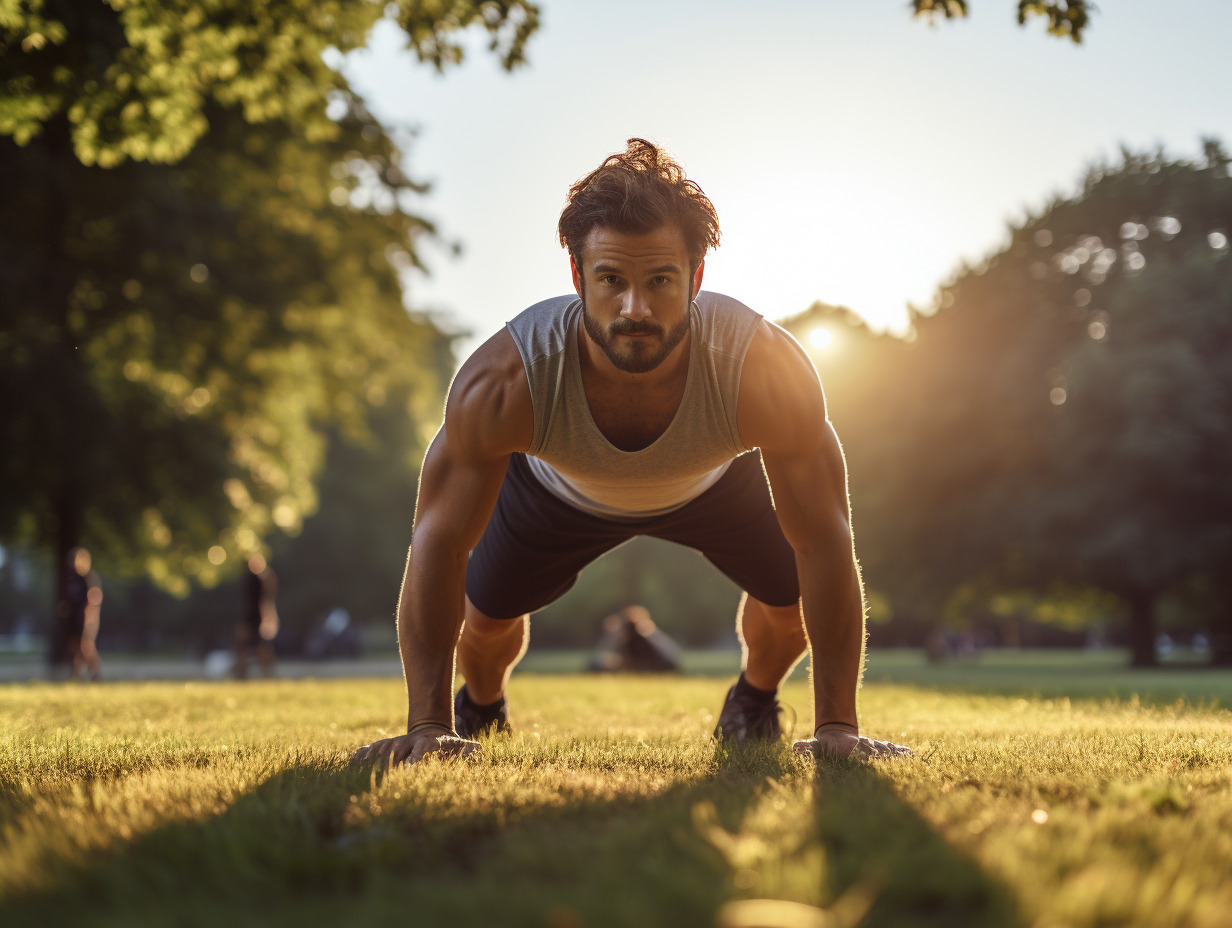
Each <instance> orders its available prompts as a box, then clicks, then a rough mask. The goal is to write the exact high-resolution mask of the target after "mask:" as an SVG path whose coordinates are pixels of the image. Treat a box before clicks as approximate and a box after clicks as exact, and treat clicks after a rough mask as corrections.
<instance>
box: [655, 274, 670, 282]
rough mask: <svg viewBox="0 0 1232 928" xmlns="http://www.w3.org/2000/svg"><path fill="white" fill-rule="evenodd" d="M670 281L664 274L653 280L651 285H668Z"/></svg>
mask: <svg viewBox="0 0 1232 928" xmlns="http://www.w3.org/2000/svg"><path fill="white" fill-rule="evenodd" d="M670 280H671V278H670V277H664V276H663V275H662V274H660V275H659V276H658V277H653V278H651V283H655V284H665V283H668V282H669V281H670Z"/></svg>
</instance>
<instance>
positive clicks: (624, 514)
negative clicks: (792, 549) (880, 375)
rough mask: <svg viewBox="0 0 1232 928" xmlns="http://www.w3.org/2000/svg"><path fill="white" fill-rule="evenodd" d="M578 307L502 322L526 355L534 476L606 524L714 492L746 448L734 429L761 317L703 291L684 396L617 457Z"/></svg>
mask: <svg viewBox="0 0 1232 928" xmlns="http://www.w3.org/2000/svg"><path fill="white" fill-rule="evenodd" d="M581 316H582V301H581V300H579V299H578V298H577V297H575V296H562V297H555V298H553V299H550V300H544V301H543V302H542V303H536V304H535V305H534V306H532V307H530V308H529V309H527V310H526V311H524V312H522V313H520V314H519V315H517V316H516V317H515V318H513V319H512V320H510V321H509V322H508V323H506V327H507V328H508V329H509V333H510V334H511V335H512V336H513V340H514V342H515V343H516V344H517V346H518V351H519V352H521V355H522V363H523V364H524V365H525V367H526V379H527V381H528V382H529V383H530V396H531V403H532V405H533V406H534V413H535V433H534V437H533V438H532V439H531V443H530V448H529V449H527V454H528V456H529V457H528V463H529V464H530V469H531V471H532V472H533V473H534V475H535V477H536V478H537V479H538V480H539V481H540V482H541V483H542V484H543V485H544V487H546V488H547V489H548V491H549V492H551V493H552V494H553V495H555V496H557V497H559V498H560V499H562V500H564V501H565V502H566V503H568V504H569V505H571V506H573V507H575V508H577V509H581V510H583V511H584V512H589V513H591V514H593V515H597V516H600V517H602V518H607V519H621V518H646V517H648V516H656V515H662V514H663V513H667V512H671V511H672V510H673V509H678V508H680V507H681V506H683V505H684V504H685V503H687V502H689V500H691V499H693V498H695V497H697V496H699V495H700V494H702V493H703V492H705V491H706V490H707V489H709V488H710V487H711V486H712V485H713V484H714V483H715V481H717V480H718V479H719V478H720V477H721V476H723V473H724V472H725V471H726V470H727V467H728V465H729V464H730V463H731V460H732V458H734V457H736V456H737V455H739V454H742V453H744V452H745V451H748V450H749V449H748V448H746V447H745V446H744V444H743V443H742V442H741V441H740V432H739V430H738V429H737V427H736V401H737V399H738V398H739V395H740V371H741V368H742V367H743V365H744V355H745V352H746V351H748V347H749V342H751V341H752V339H753V333H754V332H755V331H756V330H757V326H758V325H759V324H760V322H761V318H762V317H761V316H760V315H758V314H757V313H755V312H754V311H753V310H751V309H749V308H748V307H747V306H745V305H744V304H743V303H741V302H739V301H738V300H733V299H732V298H731V297H726V296H723V295H721V294H718V293H708V292H706V291H702V292H700V293H699V294H698V295H697V299H696V300H695V301H694V302H693V304H692V305H691V306H690V307H689V319H690V326H691V345H690V350H689V370H688V373H687V375H686V379H685V388H684V396H683V397H682V398H681V400H680V407H679V409H678V410H677V411H676V416H675V418H674V419H672V422H671V424H670V425H668V427H667V430H666V431H664V432H663V434H662V435H660V436H659V437H658V438H657V439H656V440H655V441H654V442H652V443H651V444H650V445H648V446H647V447H645V448H643V449H641V450H640V451H621V450H620V449H619V448H617V447H616V446H615V445H613V444H612V443H611V442H609V441H608V440H607V438H605V437H604V435H603V433H602V432H600V431H599V427H598V426H597V425H595V420H594V419H593V418H592V417H591V414H590V406H589V405H588V404H587V402H586V390H585V387H584V386H583V385H582V367H581V364H580V362H579V359H578V350H579V349H578V324H579V321H580V320H581Z"/></svg>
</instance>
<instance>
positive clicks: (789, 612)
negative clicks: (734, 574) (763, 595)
mask: <svg viewBox="0 0 1232 928" xmlns="http://www.w3.org/2000/svg"><path fill="white" fill-rule="evenodd" d="M736 634H737V635H739V636H740V645H741V648H742V650H743V652H744V653H743V655H742V657H741V661H740V666H741V669H742V670H743V671H744V679H745V680H746V681H747V682H748V683H749V685H750V686H754V687H756V688H757V689H759V690H767V691H770V692H773V691H774V690H777V689H778V688H779V684H781V683H782V682H783V680H784V679H785V678H786V677H787V675H788V674H789V673H790V672H791V669H792V668H793V667H795V666H796V663H797V662H798V661H799V660H800V658H801V657H803V656H804V652H805V650H806V649H807V648H808V639H807V638H806V637H805V635H804V617H803V615H802V614H801V612H800V603H799V602H798V601H797V602H796V603H793V604H792V605H790V606H769V605H766V603H763V602H762V601H761V600H759V599H754V598H753V597H752V596H750V595H749V594H748V593H745V594H744V596H743V597H741V599H740V608H739V609H738V611H737V613H736Z"/></svg>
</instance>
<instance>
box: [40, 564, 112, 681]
mask: <svg viewBox="0 0 1232 928" xmlns="http://www.w3.org/2000/svg"><path fill="white" fill-rule="evenodd" d="M90 564H91V558H90V552H89V551H87V550H86V549H85V548H72V549H71V550H70V551H69V552H68V565H67V566H68V569H67V570H66V571H65V572H64V583H63V586H62V587H61V589H60V601H59V602H58V603H57V605H56V622H57V626H58V629H57V632H58V634H57V635H56V637H57V641H58V643H59V645H60V647H59V648H58V649H57V650H58V651H59V653H58V654H56V653H53V655H52V658H53V659H52V670H53V671H54V670H55V669H56V668H57V667H58V666H61V665H67V666H68V667H69V668H70V673H71V674H72V677H73V679H81V678H85V679H88V680H98V679H100V678H101V677H102V669H103V662H102V660H101V659H100V658H99V656H98V648H97V647H96V646H95V642H96V640H97V639H98V622H99V616H100V613H101V611H102V605H103V585H102V583H100V582H99V579H98V574H97V573H95V572H94V571H93V570H91V569H90Z"/></svg>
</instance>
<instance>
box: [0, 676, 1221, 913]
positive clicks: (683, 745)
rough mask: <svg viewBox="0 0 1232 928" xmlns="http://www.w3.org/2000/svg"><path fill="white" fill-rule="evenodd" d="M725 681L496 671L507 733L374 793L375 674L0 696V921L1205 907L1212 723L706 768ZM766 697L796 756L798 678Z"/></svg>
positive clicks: (899, 693) (386, 689) (1112, 716)
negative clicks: (506, 675) (777, 706)
mask: <svg viewBox="0 0 1232 928" xmlns="http://www.w3.org/2000/svg"><path fill="white" fill-rule="evenodd" d="M726 686H727V681H726V680H718V679H698V678H621V677H605V678H593V677H581V676H579V677H535V676H531V675H524V676H519V677H515V680H514V683H513V686H512V688H511V694H510V699H511V706H512V719H513V722H514V725H515V732H514V734H513V735H512V736H508V737H505V736H498V737H494V738H490V739H487V740H485V743H484V749H483V752H482V753H481V755H480V756H478V757H477V758H475V759H474V760H472V761H467V762H457V761H449V762H441V761H430V762H426V763H424V764H421V765H418V766H415V767H408V768H397V769H393V770H383V769H377V768H367V767H351V766H349V765H348V764H347V763H346V761H347V758H348V757H349V754H350V752H351V751H352V750H353V749H354V748H355V747H356V746H358V745H359V744H361V743H364V742H366V741H370V740H372V739H374V738H378V737H382V736H383V735H386V734H393V733H395V732H396V731H398V730H399V728H400V726H401V723H402V719H400V718H399V715H400V712H399V709H398V707H399V706H400V705H402V702H403V700H404V695H403V692H402V688H401V684H400V683H399V682H398V681H329V682H314V681H302V682H291V681H272V682H254V683H250V684H246V685H241V684H234V683H219V684H199V683H192V684H188V685H185V684H131V685H128V684H113V685H108V686H103V687H85V686H52V685H47V684H39V685H31V686H19V687H5V688H0V723H2V727H0V922H3V923H5V924H25V923H28V922H31V921H32V920H33V921H37V922H38V923H40V924H65V925H67V924H74V925H77V924H82V923H86V924H90V923H107V924H145V923H147V922H162V923H171V922H175V923H181V924H202V925H205V924H209V925H218V924H228V925H246V924H254V925H255V924H258V923H259V924H262V925H270V924H275V925H276V924H288V925H289V924H296V925H303V924H331V923H334V922H343V921H345V922H347V923H351V922H353V921H359V920H374V919H375V920H381V921H386V920H389V921H392V920H395V919H397V920H399V921H400V922H401V921H408V920H409V921H411V922H414V923H416V924H448V925H459V924H483V925H488V924H501V925H506V924H508V925H537V926H541V925H545V924H550V925H613V926H615V925H629V924H639V925H641V924H648V925H659V924H662V925H669V924H670V925H682V924H685V925H694V924H697V925H706V924H719V923H721V924H750V923H760V922H762V921H765V920H766V919H768V918H777V919H780V920H783V919H795V920H796V921H789V922H784V923H791V924H797V923H799V924H806V923H808V922H807V918H813V919H814V923H816V924H822V923H823V921H822V920H823V918H830V916H833V917H832V918H830V922H829V923H830V924H845V923H852V924H854V923H855V922H856V921H859V923H860V924H866V925H987V926H1005V925H1010V926H1013V925H1022V926H1027V925H1032V926H1040V928H1043V926H1049V925H1077V926H1092V928H1094V926H1102V925H1112V924H1116V925H1122V924H1123V925H1141V926H1144V928H1145V926H1155V925H1195V926H1208V925H1209V926H1214V925H1220V924H1223V923H1224V922H1221V921H1220V920H1219V919H1220V918H1226V913H1227V912H1228V911H1232V896H1230V895H1229V890H1228V889H1227V888H1225V885H1224V884H1225V875H1226V874H1225V871H1226V868H1227V861H1229V860H1232V837H1230V836H1232V798H1230V795H1232V790H1230V789H1229V787H1230V786H1232V782H1230V781H1232V713H1228V712H1226V711H1223V710H1219V709H1211V708H1201V707H1195V706H1194V705H1193V704H1192V703H1186V702H1180V703H1176V704H1174V705H1170V706H1164V707H1153V706H1147V705H1142V704H1139V703H1136V702H1133V701H1124V702H1121V701H1112V700H1105V701H1103V702H1100V701H1095V700H1091V699H1087V700H1077V699H1075V700H1071V699H1068V698H1064V697H1058V698H1051V699H1037V698H1022V697H1014V696H1008V697H1007V696H992V695H964V694H955V693H939V692H934V691H930V690H925V689H919V688H912V687H894V686H869V687H867V688H866V689H865V692H864V695H863V708H862V712H863V720H864V726H865V728H866V730H867V731H868V732H869V733H870V734H873V735H875V736H877V737H883V738H891V739H894V740H898V741H904V742H906V743H909V744H911V745H913V746H914V747H915V748H916V752H917V753H916V756H915V757H914V758H910V759H906V760H897V761H880V762H876V763H873V764H870V765H867V766H862V765H858V764H851V763H843V762H837V763H830V762H821V763H816V762H814V761H812V760H811V759H809V758H802V757H798V756H796V755H794V754H792V753H791V751H790V749H789V745H788V743H787V742H784V743H782V744H779V745H774V746H770V747H762V748H755V749H751V750H743V751H729V750H724V749H723V748H721V747H720V746H718V745H716V744H715V742H714V741H713V739H712V738H711V736H710V732H711V730H712V729H713V727H714V723H715V714H716V713H717V710H718V707H719V704H720V703H721V701H722V698H723V693H724V691H725V689H726ZM783 698H784V701H785V702H787V703H789V704H791V705H792V706H793V707H794V709H795V711H796V713H797V715H798V716H799V718H798V721H797V725H796V734H797V736H803V735H804V734H805V733H806V732H807V731H808V730H809V729H810V727H811V718H809V713H808V711H807V707H808V698H807V690H806V688H805V686H804V684H803V683H800V682H795V683H792V684H790V685H789V686H788V687H787V688H786V689H785V691H784V694H783ZM757 900H772V901H778V902H786V903H791V904H792V905H788V906H780V907H778V908H777V909H776V908H775V907H774V906H772V905H771V906H769V907H768V908H767V905H768V903H764V902H762V903H756V901H757ZM742 901H743V902H748V903H749V904H748V905H741V904H735V905H733V903H741V902H742ZM754 903H756V904H754ZM411 912H413V913H415V917H414V918H410V917H409V915H408V913H411ZM826 913H828V914H826ZM800 919H806V921H800ZM860 919H862V920H860ZM742 920H743V921H742ZM750 920H751V921H750Z"/></svg>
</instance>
